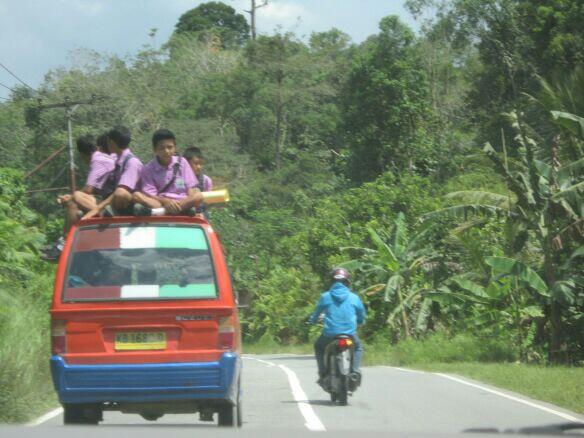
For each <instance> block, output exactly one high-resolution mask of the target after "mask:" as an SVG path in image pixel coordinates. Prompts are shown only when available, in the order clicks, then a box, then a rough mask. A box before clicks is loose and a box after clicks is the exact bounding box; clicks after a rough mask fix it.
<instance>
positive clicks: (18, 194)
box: [0, 168, 53, 423]
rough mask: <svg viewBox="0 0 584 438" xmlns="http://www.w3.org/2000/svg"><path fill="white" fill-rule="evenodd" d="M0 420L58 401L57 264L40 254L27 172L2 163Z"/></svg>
mask: <svg viewBox="0 0 584 438" xmlns="http://www.w3.org/2000/svg"><path fill="white" fill-rule="evenodd" d="M0 187H2V189H1V191H0V254H1V256H0V363H1V364H2V366H1V367H0V388H2V391H0V422H2V423H4V422H12V421H24V420H26V419H27V416H28V415H30V412H31V411H35V410H36V411H38V410H39V409H44V408H46V406H47V402H48V401H50V402H52V401H53V397H52V396H51V394H50V388H51V384H50V377H49V368H48V366H46V365H47V357H48V355H49V350H50V348H49V347H50V338H49V320H48V315H49V312H48V311H49V303H50V297H51V293H52V281H53V269H52V266H50V265H47V264H46V263H43V262H41V261H40V260H39V258H38V250H39V247H40V245H41V244H42V243H43V241H44V236H43V235H42V234H41V233H40V231H39V225H41V223H40V221H39V219H40V218H39V217H38V215H36V214H35V213H34V212H32V211H31V210H29V209H28V208H26V206H25V203H26V195H25V193H24V190H25V189H24V186H23V184H22V173H21V172H19V171H16V170H13V169H8V168H0Z"/></svg>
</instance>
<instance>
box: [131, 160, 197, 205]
mask: <svg viewBox="0 0 584 438" xmlns="http://www.w3.org/2000/svg"><path fill="white" fill-rule="evenodd" d="M176 163H178V164H179V168H178V172H177V174H176V178H175V179H174V182H173V183H172V184H171V185H170V186H169V187H168V188H167V189H166V190H165V191H164V192H161V190H162V189H163V188H164V187H165V186H166V185H167V184H168V182H169V181H170V180H171V179H172V176H173V174H174V166H175V164H176ZM196 187H197V180H196V178H195V174H194V173H193V170H192V169H191V166H189V163H188V162H187V160H185V159H184V158H183V157H176V156H175V157H172V161H171V162H170V164H169V165H168V166H163V165H161V164H160V163H159V162H158V158H154V159H153V160H152V161H150V162H149V163H148V164H146V165H145V166H144V169H142V192H144V193H145V194H147V195H150V196H159V197H161V198H169V199H176V200H179V199H184V198H186V197H187V193H188V191H189V189H192V188H196Z"/></svg>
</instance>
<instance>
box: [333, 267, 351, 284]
mask: <svg viewBox="0 0 584 438" xmlns="http://www.w3.org/2000/svg"><path fill="white" fill-rule="evenodd" d="M332 274H333V279H334V280H335V281H346V282H350V281H351V274H349V271H347V270H346V269H345V268H333V272H332Z"/></svg>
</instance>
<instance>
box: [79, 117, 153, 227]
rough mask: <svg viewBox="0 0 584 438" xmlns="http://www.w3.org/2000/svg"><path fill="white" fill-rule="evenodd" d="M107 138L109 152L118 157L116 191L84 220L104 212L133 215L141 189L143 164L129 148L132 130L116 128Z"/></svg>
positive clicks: (115, 180)
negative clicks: (134, 205)
mask: <svg viewBox="0 0 584 438" xmlns="http://www.w3.org/2000/svg"><path fill="white" fill-rule="evenodd" d="M107 136H108V147H109V151H110V153H115V154H116V156H117V160H116V164H115V169H114V174H113V175H114V176H113V186H114V187H113V188H114V189H113V192H112V193H111V194H110V195H109V196H108V197H107V198H106V199H104V200H103V201H102V202H100V203H99V205H97V207H95V208H94V209H92V210H90V211H89V212H88V213H87V214H86V215H85V216H83V219H89V218H92V217H94V216H98V215H101V214H102V212H104V210H105V214H109V215H112V214H114V215H120V216H122V215H131V214H132V205H133V200H132V199H133V196H134V192H135V191H136V190H138V189H139V188H140V186H139V184H140V173H141V171H142V167H143V164H142V162H141V161H140V159H139V158H138V157H136V156H134V154H132V151H131V150H130V148H129V145H130V142H131V141H132V136H131V135H130V130H129V129H128V128H126V127H125V126H116V127H114V128H113V129H111V130H110V131H108V133H107ZM110 206H111V207H110ZM106 209H107V210H106Z"/></svg>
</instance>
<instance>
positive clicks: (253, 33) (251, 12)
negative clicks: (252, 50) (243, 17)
mask: <svg viewBox="0 0 584 438" xmlns="http://www.w3.org/2000/svg"><path fill="white" fill-rule="evenodd" d="M268 1H269V0H262V3H261V4H260V5H256V0H251V10H249V11H245V12H247V13H248V14H249V15H250V16H251V39H252V40H253V41H255V39H256V34H257V33H256V11H257V10H258V9H259V8H263V7H264V6H268Z"/></svg>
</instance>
